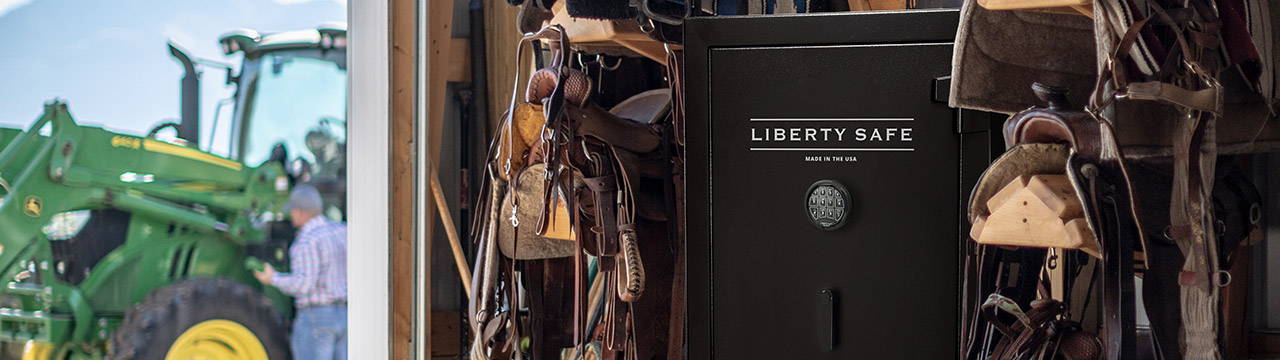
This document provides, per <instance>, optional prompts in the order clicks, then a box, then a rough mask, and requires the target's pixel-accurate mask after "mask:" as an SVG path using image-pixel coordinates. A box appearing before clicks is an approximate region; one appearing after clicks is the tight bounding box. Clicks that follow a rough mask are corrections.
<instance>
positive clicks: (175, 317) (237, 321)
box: [107, 278, 290, 360]
mask: <svg viewBox="0 0 1280 360" xmlns="http://www.w3.org/2000/svg"><path fill="white" fill-rule="evenodd" d="M180 340H181V342H182V343H183V344H187V345H184V346H175V344H176V343H178V342H179V341H180ZM211 345H212V347H211ZM257 345H260V346H257ZM210 348H212V349H213V350H214V353H213V354H214V355H213V356H211V358H227V357H231V358H235V359H248V360H267V359H270V360H277V359H280V360H288V359H289V357H290V354H289V335H288V326H287V325H286V323H285V321H284V318H283V317H281V316H280V314H279V313H277V312H276V310H275V308H274V307H272V304H271V300H269V299H267V297H266V296H264V295H262V294H261V293H259V292H258V291H256V290H254V289H253V288H250V287H249V286H246V285H244V284H241V283H238V282H235V281H231V280H226V279H213V278H194V279H187V280H183V281H180V282H177V283H174V284H172V285H169V286H166V287H163V288H160V289H159V290H156V291H153V292H152V293H151V294H150V295H147V297H146V299H144V300H143V301H142V303H140V304H138V305H134V307H133V308H132V309H130V310H129V312H128V313H126V314H125V318H124V322H123V323H121V324H120V327H119V328H118V329H117V330H116V332H115V334H114V335H113V336H112V338H111V343H110V347H109V353H108V355H107V359H111V360H165V359H166V358H170V356H171V355H172V356H173V357H176V358H184V359H185V358H186V357H187V356H182V355H178V354H180V353H181V351H183V350H192V349H196V350H195V353H199V354H201V356H208V354H210V352H208V351H204V350H207V349H210ZM171 351H174V352H175V353H174V354H170V352H171ZM264 356H265V358H264ZM260 358H261V359H260Z"/></svg>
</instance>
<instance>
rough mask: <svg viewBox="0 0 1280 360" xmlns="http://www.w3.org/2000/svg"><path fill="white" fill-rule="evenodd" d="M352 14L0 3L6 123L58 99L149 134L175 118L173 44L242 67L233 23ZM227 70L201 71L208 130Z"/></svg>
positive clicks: (252, 7) (271, 28) (310, 6)
mask: <svg viewBox="0 0 1280 360" xmlns="http://www.w3.org/2000/svg"><path fill="white" fill-rule="evenodd" d="M345 19H346V1H345V0H204V1H198V0H171V1H155V0H112V1H84V0H0V126H7V127H25V126H26V125H28V124H30V123H31V122H32V121H33V120H35V119H36V117H38V116H39V115H40V112H41V110H42V109H41V104H43V103H45V102H46V101H48V100H51V99H54V98H60V99H63V100H64V101H66V102H67V104H68V106H69V107H70V110H71V114H72V116H74V117H75V118H76V120H77V121H78V122H80V123H82V124H97V125H102V126H103V127H106V128H108V129H112V130H115V131H120V132H126V133H133V134H142V133H145V132H146V131H147V130H149V129H150V128H151V127H152V126H154V125H156V124H159V123H162V122H165V121H173V120H175V119H176V118H177V117H178V113H179V109H178V108H179V105H178V103H179V97H178V95H179V89H178V85H179V79H181V77H182V69H181V66H180V65H179V64H178V63H177V61H175V60H173V59H172V58H171V57H170V56H169V52H168V50H167V48H166V47H165V42H166V41H168V40H174V41H175V42H176V43H178V44H179V45H182V46H183V47H185V48H186V49H187V50H188V51H190V52H192V53H193V54H194V55H195V56H197V57H202V58H207V59H213V60H218V61H222V62H231V63H237V65H238V62H239V57H238V56H235V57H228V56H223V55H222V52H221V50H220V49H219V48H218V45H217V39H218V37H219V36H220V35H222V34H223V33H225V32H227V31H229V30H232V29H236V28H249V29H254V30H258V31H260V32H263V33H268V32H275V31H287V30H299V29H309V28H315V26H316V25H319V24H321V23H325V22H333V21H345ZM224 77H225V73H224V72H223V71H222V70H218V69H215V68H205V70H204V76H203V77H202V78H201V79H202V82H201V97H202V99H201V113H202V114H201V118H202V119H204V121H203V125H205V126H206V127H207V126H209V125H210V123H211V122H210V121H209V119H210V118H211V117H212V116H213V110H214V107H215V103H216V102H217V101H218V100H219V99H223V98H226V97H228V96H230V94H231V91H232V89H231V88H229V87H226V86H225V85H224V84H223V81H222V80H223V79H224ZM229 109H230V107H227V109H226V110H224V111H223V113H224V117H223V119H224V124H225V119H227V117H225V115H227V113H228V112H229ZM224 131H225V130H224ZM202 133H207V130H206V131H202Z"/></svg>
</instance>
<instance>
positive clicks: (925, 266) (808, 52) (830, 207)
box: [685, 9, 1004, 359]
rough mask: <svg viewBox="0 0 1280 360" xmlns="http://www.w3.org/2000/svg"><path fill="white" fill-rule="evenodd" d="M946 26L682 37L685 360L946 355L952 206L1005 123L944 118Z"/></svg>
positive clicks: (956, 210)
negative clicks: (685, 170) (686, 298)
mask: <svg viewBox="0 0 1280 360" xmlns="http://www.w3.org/2000/svg"><path fill="white" fill-rule="evenodd" d="M958 21H959V12H958V11H957V10H955V9H951V10H918V11H902V12H878V13H842V14H831V15H828V14H820V15H797V16H764V17H750V16H737V17H712V18H696V19H691V20H689V21H688V22H687V23H686V26H685V46H686V49H685V50H686V53H685V56H686V61H687V65H686V72H685V73H686V85H685V86H686V87H685V91H686V94H687V100H686V101H687V110H686V114H687V121H686V123H687V125H686V131H687V140H686V142H687V148H686V156H687V160H688V162H687V164H688V166H687V171H688V173H687V180H686V186H687V194H688V196H687V202H686V203H687V209H688V212H687V214H688V215H687V216H688V217H687V221H688V239H687V251H688V252H687V254H688V265H687V272H688V283H687V286H688V287H687V293H688V335H687V336H688V338H687V343H688V355H689V356H688V358H690V359H954V358H956V357H957V356H958V350H957V349H958V346H959V345H958V341H959V340H958V337H959V330H958V329H959V327H960V324H959V322H960V321H959V318H960V314H961V309H960V307H959V299H960V291H961V281H960V277H961V273H962V272H961V270H960V269H961V264H960V259H961V255H962V254H961V252H962V251H965V250H964V249H965V248H966V245H965V244H966V243H965V242H966V241H968V240H967V236H966V235H965V234H966V233H967V231H968V223H967V221H965V220H963V213H962V206H963V205H964V203H965V201H966V200H967V197H968V192H969V189H972V187H973V184H974V182H976V180H977V178H978V176H979V175H980V173H981V171H982V169H984V168H985V166H986V165H987V164H988V163H989V161H990V160H991V158H992V155H993V154H994V153H995V152H999V151H1002V150H1003V147H1002V146H1001V145H1000V139H999V135H998V131H993V130H992V129H998V125H999V124H1000V122H1001V121H1003V119H1004V117H1003V116H994V115H992V114H987V113H979V112H970V111H959V110H956V109H952V108H950V107H948V106H947V104H946V100H947V89H948V84H949V81H948V79H949V77H948V76H949V75H950V73H951V68H950V64H951V49H952V42H953V41H954V37H955V32H956V27H957V25H958Z"/></svg>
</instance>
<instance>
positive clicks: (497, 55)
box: [484, 0, 532, 129]
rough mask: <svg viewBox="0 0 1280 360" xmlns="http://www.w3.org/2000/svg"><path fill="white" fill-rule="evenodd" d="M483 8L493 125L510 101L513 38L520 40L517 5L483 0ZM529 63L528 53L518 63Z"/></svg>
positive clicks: (500, 0) (514, 43) (513, 62)
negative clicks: (521, 61)
mask: <svg viewBox="0 0 1280 360" xmlns="http://www.w3.org/2000/svg"><path fill="white" fill-rule="evenodd" d="M484 11H485V13H484V16H485V19H484V21H485V22H484V27H485V31H484V32H485V53H486V54H487V55H488V59H487V60H488V68H489V73H488V75H489V122H490V128H491V129H493V128H497V127H498V123H500V122H502V113H504V112H506V111H507V106H508V105H510V103H511V89H512V88H511V84H512V77H513V76H515V75H516V67H515V61H516V60H515V55H516V42H517V41H519V40H520V30H519V28H518V27H517V26H516V15H517V14H519V12H520V8H518V7H515V6H511V5H507V2H506V0H485V8H484ZM531 63H532V59H531V58H530V56H529V55H525V61H524V62H523V63H522V65H525V64H531Z"/></svg>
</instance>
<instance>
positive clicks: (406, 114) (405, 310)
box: [357, 0, 421, 360]
mask: <svg viewBox="0 0 1280 360" xmlns="http://www.w3.org/2000/svg"><path fill="white" fill-rule="evenodd" d="M416 6H417V4H416V1H415V0H391V4H390V6H389V9H390V11H391V13H390V14H388V15H389V18H390V27H391V34H390V39H391V54H389V57H390V60H391V76H390V82H391V104H389V106H391V149H390V152H391V174H392V175H391V179H390V182H391V193H392V194H395V195H392V196H390V202H391V274H390V279H391V284H390V287H391V299H389V302H390V303H391V304H390V308H391V324H390V326H391V357H392V358H393V359H396V360H406V359H410V355H411V354H412V349H413V343H412V341H413V254H414V247H413V242H414V225H415V221H414V219H415V213H414V199H415V198H416V197H418V196H421V194H420V193H418V192H417V191H416V187H415V184H414V170H415V168H414V162H415V161H414V160H415V158H416V157H417V156H416V154H417V152H416V149H417V144H416V143H415V141H414V140H415V136H414V135H415V134H416V133H417V128H416V127H415V126H414V125H415V121H414V117H415V116H414V108H415V107H414V101H415V97H416V92H415V87H416V85H415V79H417V71H416V68H415V66H414V65H415V58H416V53H417V34H416V33H417V16H416V13H417V10H416V9H417V7H416ZM357 176H358V175H357ZM397 195H400V196H397ZM403 195H409V196H403Z"/></svg>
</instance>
